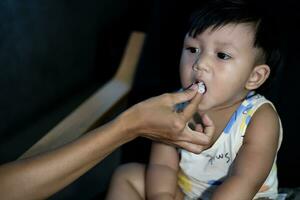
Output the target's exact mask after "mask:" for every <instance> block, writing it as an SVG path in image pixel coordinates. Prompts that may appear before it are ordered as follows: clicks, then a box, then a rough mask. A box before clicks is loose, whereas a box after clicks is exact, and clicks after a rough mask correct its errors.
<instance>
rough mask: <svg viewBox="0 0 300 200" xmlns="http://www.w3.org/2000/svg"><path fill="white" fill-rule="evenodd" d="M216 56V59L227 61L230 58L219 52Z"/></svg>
mask: <svg viewBox="0 0 300 200" xmlns="http://www.w3.org/2000/svg"><path fill="white" fill-rule="evenodd" d="M217 55H218V58H220V59H222V60H228V59H230V58H231V56H229V55H227V54H226V53H222V52H219V53H218V54H217Z"/></svg>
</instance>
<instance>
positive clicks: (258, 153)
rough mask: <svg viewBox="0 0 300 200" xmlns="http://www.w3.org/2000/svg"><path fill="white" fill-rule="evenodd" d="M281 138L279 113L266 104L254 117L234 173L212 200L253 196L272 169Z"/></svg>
mask: <svg viewBox="0 0 300 200" xmlns="http://www.w3.org/2000/svg"><path fill="white" fill-rule="evenodd" d="M278 141H279V119H278V116H277V113H276V112H275V110H274V109H273V108H272V106H271V105H269V104H264V105H262V106H261V107H260V108H259V109H258V110H257V111H256V113H255V114H254V116H253V117H252V120H251V122H250V124H249V126H248V128H247V131H246V134H245V138H244V143H243V145H242V146H241V148H240V150H239V152H238V155H237V157H236V159H235V161H234V164H233V168H232V171H231V173H230V176H229V177H228V178H227V179H226V180H225V182H224V183H223V184H222V185H220V186H219V188H218V189H217V190H216V191H215V193H214V194H213V198H212V200H219V199H222V200H227V199H230V200H235V199H236V200H240V199H245V200H246V199H249V200H250V199H253V197H254V196H255V194H256V193H257V192H258V191H259V189H260V187H261V186H262V184H263V183H264V181H265V179H266V178H267V176H268V174H269V172H270V170H271V167H272V164H273V161H274V158H275V156H276V153H277V147H278Z"/></svg>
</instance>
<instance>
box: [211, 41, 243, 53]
mask: <svg viewBox="0 0 300 200" xmlns="http://www.w3.org/2000/svg"><path fill="white" fill-rule="evenodd" d="M215 44H216V45H217V46H223V47H229V48H233V49H234V50H235V51H236V52H239V51H238V48H237V47H236V46H235V45H234V44H233V43H231V42H221V41H216V42H215Z"/></svg>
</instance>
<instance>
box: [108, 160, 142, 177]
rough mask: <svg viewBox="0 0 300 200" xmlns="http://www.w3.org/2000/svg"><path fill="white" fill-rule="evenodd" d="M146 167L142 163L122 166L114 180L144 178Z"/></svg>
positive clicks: (117, 170)
mask: <svg viewBox="0 0 300 200" xmlns="http://www.w3.org/2000/svg"><path fill="white" fill-rule="evenodd" d="M144 173H145V166H144V165H143V164H140V163H127V164H123V165H120V166H119V167H118V168H117V169H116V171H115V172H114V175H113V178H114V179H122V180H134V179H136V178H137V177H140V176H143V175H144Z"/></svg>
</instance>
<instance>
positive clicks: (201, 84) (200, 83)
mask: <svg viewBox="0 0 300 200" xmlns="http://www.w3.org/2000/svg"><path fill="white" fill-rule="evenodd" d="M193 84H197V85H198V92H199V93H201V94H204V93H205V92H206V86H205V84H204V82H203V81H196V82H194V83H193Z"/></svg>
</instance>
